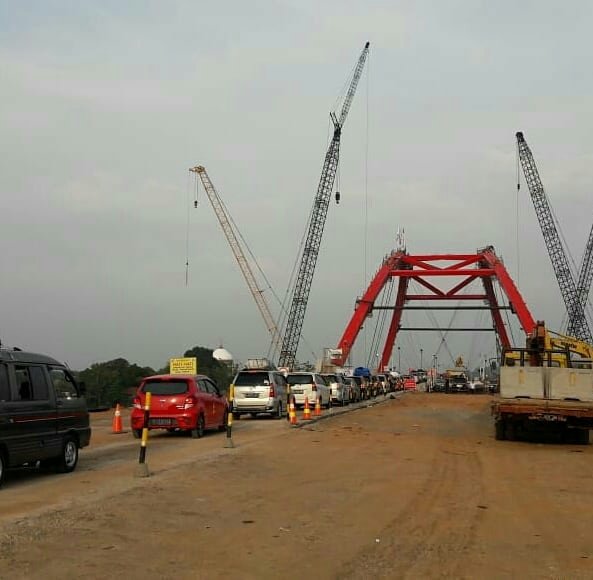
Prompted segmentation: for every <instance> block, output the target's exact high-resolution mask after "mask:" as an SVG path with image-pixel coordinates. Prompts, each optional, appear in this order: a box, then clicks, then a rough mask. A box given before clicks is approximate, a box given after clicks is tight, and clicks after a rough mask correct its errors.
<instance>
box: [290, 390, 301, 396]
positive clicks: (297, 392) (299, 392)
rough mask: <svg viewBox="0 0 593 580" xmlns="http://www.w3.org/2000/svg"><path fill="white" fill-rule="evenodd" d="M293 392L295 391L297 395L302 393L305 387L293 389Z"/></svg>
mask: <svg viewBox="0 0 593 580" xmlns="http://www.w3.org/2000/svg"><path fill="white" fill-rule="evenodd" d="M291 392H293V393H294V394H295V395H302V394H303V389H291Z"/></svg>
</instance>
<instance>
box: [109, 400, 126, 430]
mask: <svg viewBox="0 0 593 580" xmlns="http://www.w3.org/2000/svg"><path fill="white" fill-rule="evenodd" d="M111 432H112V433H114V434H118V433H123V432H124V428H123V425H122V420H121V407H120V404H119V403H118V404H117V405H116V406H115V414H114V415H113V423H112V425H111Z"/></svg>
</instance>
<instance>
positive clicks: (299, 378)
mask: <svg viewBox="0 0 593 580" xmlns="http://www.w3.org/2000/svg"><path fill="white" fill-rule="evenodd" d="M286 381H287V382H288V384H289V386H290V394H291V395H294V403H295V405H297V407H302V406H304V404H305V398H307V399H308V400H309V405H311V406H312V407H314V406H315V404H316V402H317V400H319V403H320V404H321V406H322V407H326V408H329V407H330V406H331V391H330V388H329V386H328V385H327V383H326V382H325V379H324V378H323V377H322V376H321V375H320V374H319V373H308V372H299V373H289V374H288V376H287V377H286Z"/></svg>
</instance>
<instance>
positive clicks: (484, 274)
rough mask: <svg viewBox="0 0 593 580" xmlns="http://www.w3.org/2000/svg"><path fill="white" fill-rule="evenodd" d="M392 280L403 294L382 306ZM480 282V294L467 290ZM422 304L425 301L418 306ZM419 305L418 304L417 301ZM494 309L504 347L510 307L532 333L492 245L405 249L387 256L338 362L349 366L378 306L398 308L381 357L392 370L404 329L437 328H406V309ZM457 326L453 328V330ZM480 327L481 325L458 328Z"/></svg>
mask: <svg viewBox="0 0 593 580" xmlns="http://www.w3.org/2000/svg"><path fill="white" fill-rule="evenodd" d="M452 278H453V279H457V280H458V281H457V280H456V281H455V282H454V284H453V286H450V287H448V288H446V289H443V288H442V287H439V286H442V285H443V284H442V283H443V282H450V280H451V279H452ZM391 279H397V293H396V295H395V303H394V304H393V305H387V306H385V305H382V306H379V305H376V304H375V303H376V301H377V298H378V297H379V295H380V294H381V292H382V290H383V289H384V287H385V286H386V285H387V284H388V283H390V281H391ZM411 280H414V281H416V282H417V283H418V284H419V285H420V286H421V287H422V288H423V292H422V293H418V292H417V291H414V292H412V291H411V289H410V281H411ZM476 280H479V281H480V282H481V290H480V291H477V292H474V293H463V292H462V291H463V290H464V289H467V288H466V287H467V286H469V285H470V284H472V282H474V281H476ZM496 283H498V285H499V286H500V288H501V290H502V291H503V292H504V294H505V295H506V299H507V301H508V305H503V304H500V303H499V301H498V299H497V296H496V292H495V284H496ZM452 300H454V301H469V302H470V303H473V306H459V305H458V306H455V307H452V308H451V307H447V306H439V304H438V303H439V302H443V301H452ZM420 302H423V303H426V304H425V305H422V306H418V304H419V303H420ZM414 303H415V304H414ZM444 308H447V309H451V310H454V309H456V308H460V309H474V310H483V309H488V310H490V313H491V315H492V323H493V329H494V331H495V332H496V334H497V336H498V339H499V341H500V345H501V346H502V347H503V348H508V347H510V346H511V343H510V340H509V334H508V332H507V328H506V327H505V325H504V321H503V318H502V316H501V311H502V310H503V309H509V310H510V311H511V312H512V313H513V314H515V315H516V317H517V318H518V320H519V324H520V325H521V327H522V329H523V331H524V332H525V334H529V333H531V331H532V330H533V329H534V327H535V325H536V322H535V320H534V318H533V316H532V315H531V313H530V311H529V308H528V307H527V304H526V303H525V300H523V297H522V296H521V293H520V292H519V290H518V288H517V286H516V285H515V283H514V282H513V280H512V278H511V276H510V275H509V273H508V271H507V269H506V268H505V266H504V264H503V262H502V260H501V259H500V258H499V257H498V256H497V255H496V253H495V251H494V248H493V247H492V246H488V247H486V248H483V249H481V250H478V251H477V252H476V253H474V254H423V255H412V254H408V253H407V252H406V251H405V250H403V251H399V250H398V251H394V252H392V253H391V254H390V255H388V256H387V257H386V258H385V259H384V260H383V263H382V265H381V267H380V268H379V270H378V271H377V273H376V274H375V276H374V277H373V279H372V280H371V282H370V284H369V286H368V287H367V289H366V291H365V293H364V294H363V296H362V298H360V299H359V300H358V301H357V304H356V308H355V310H354V313H353V315H352V318H351V319H350V321H349V323H348V325H347V326H346V329H345V330H344V333H343V335H342V338H341V339H340V341H339V343H338V347H337V349H336V350H335V351H334V354H333V356H332V362H333V363H334V364H336V365H338V366H343V365H344V364H345V363H346V361H347V359H348V356H349V354H350V352H351V350H352V347H353V346H354V343H355V342H356V338H357V336H358V334H359V332H360V330H361V328H362V326H363V324H364V322H365V320H366V319H367V317H368V316H370V315H371V314H372V312H373V310H385V309H388V310H393V314H392V316H391V322H390V324H389V328H388V331H387V335H386V338H385V344H384V346H383V351H382V355H381V358H380V361H379V371H380V372H382V371H384V370H385V369H387V367H388V364H389V360H390V357H391V352H392V350H393V345H394V343H395V340H396V338H397V335H398V333H399V332H400V331H402V330H414V331H421V330H427V331H428V330H430V331H434V330H436V329H435V328H404V327H402V326H401V320H402V314H403V311H404V310H407V309H414V310H431V309H444ZM447 330H452V329H447ZM453 330H468V331H471V330H475V329H469V328H468V329H460V328H457V329H453Z"/></svg>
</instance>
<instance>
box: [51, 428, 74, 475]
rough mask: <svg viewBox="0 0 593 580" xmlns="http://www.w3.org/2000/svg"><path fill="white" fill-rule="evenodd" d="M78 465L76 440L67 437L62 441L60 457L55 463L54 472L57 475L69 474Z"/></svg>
mask: <svg viewBox="0 0 593 580" xmlns="http://www.w3.org/2000/svg"><path fill="white" fill-rule="evenodd" d="M77 463H78V443H77V441H76V439H75V438H74V437H73V436H71V435H69V436H68V437H66V439H64V445H63V446H62V455H60V457H59V459H58V460H57V462H56V471H57V472H58V473H70V472H71V471H74V469H75V468H76V465H77Z"/></svg>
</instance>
